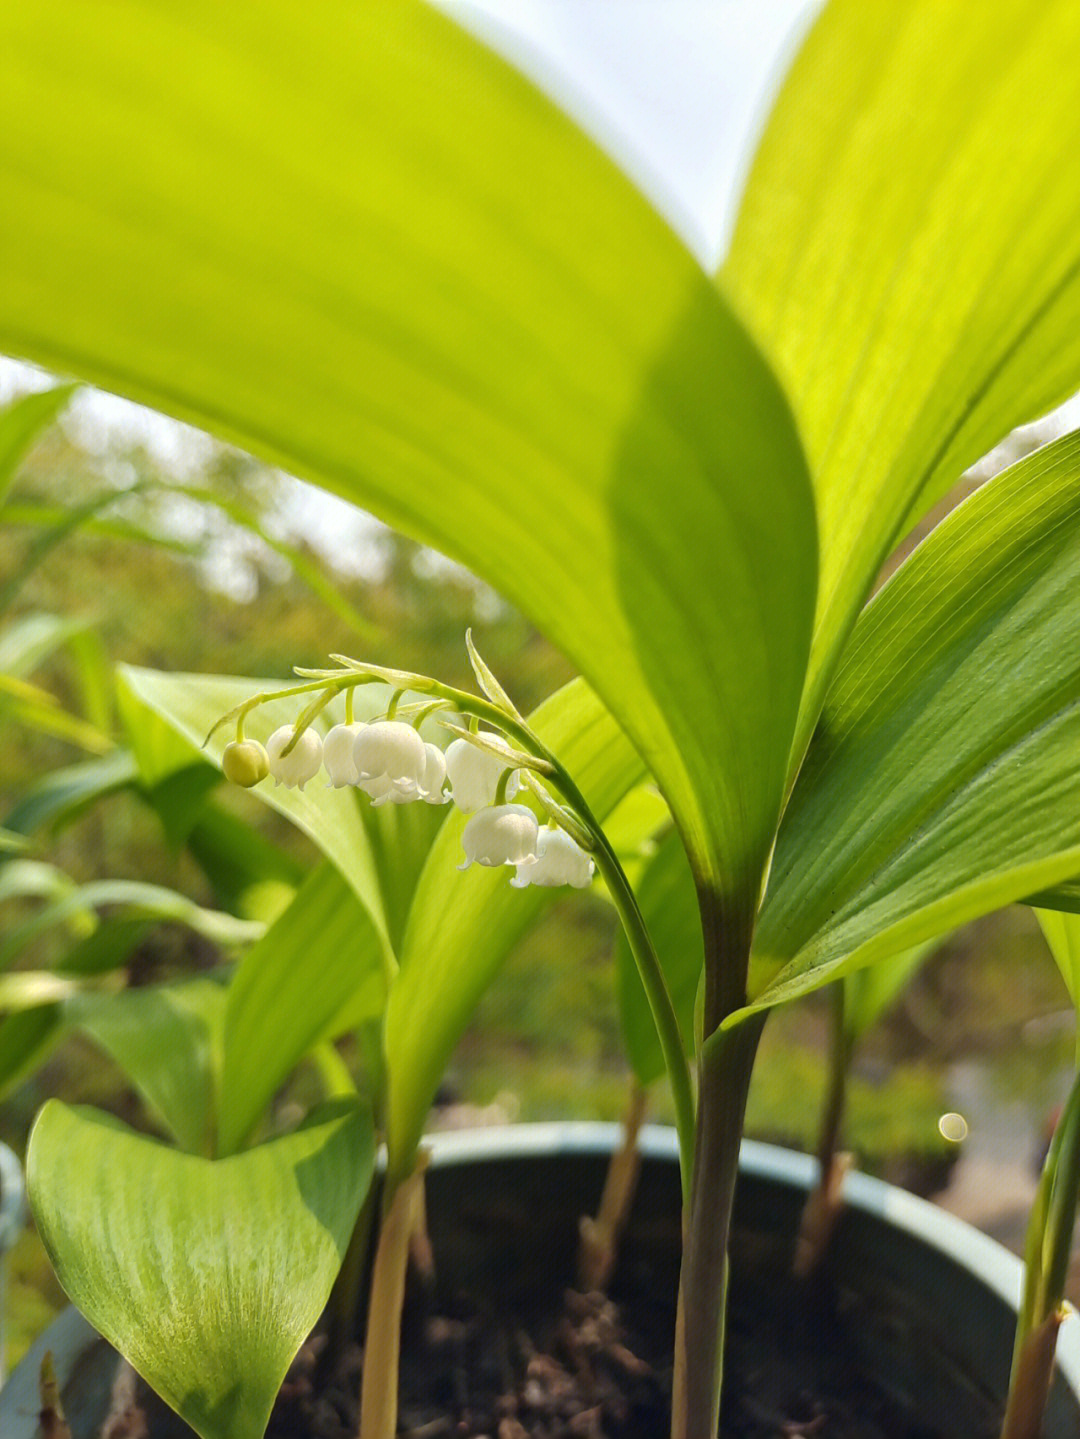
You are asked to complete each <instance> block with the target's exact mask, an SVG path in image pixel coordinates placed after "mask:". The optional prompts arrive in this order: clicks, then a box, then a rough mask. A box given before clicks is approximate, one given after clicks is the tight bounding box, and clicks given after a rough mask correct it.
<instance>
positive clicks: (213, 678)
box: [119, 665, 386, 938]
mask: <svg viewBox="0 0 1080 1439" xmlns="http://www.w3.org/2000/svg"><path fill="white" fill-rule="evenodd" d="M119 683H120V686H121V688H123V687H127V688H128V689H130V690H131V691H132V693H133V694H134V696H135V697H136V698H137V699H139V700H141V701H142V702H143V703H144V704H146V705H147V706H149V708H150V709H152V710H154V711H155V712H156V713H157V714H158V715H160V716H161V717H162V718H163V719H165V720H167V721H168V723H169V724H170V725H172V727H173V728H174V729H175V730H176V731H177V733H179V734H180V735H182V736H183V737H184V738H185V739H186V740H187V741H188V743H189V744H190V745H191V746H192V747H193V749H195V750H196V751H198V750H200V749H201V748H202V745H203V741H204V740H205V738H206V735H207V733H208V731H209V730H210V728H211V726H212V725H213V724H215V723H216V721H217V720H218V719H220V718H221V716H222V715H223V714H227V713H228V711H229V710H231V709H234V708H235V707H236V706H237V705H238V704H242V703H243V702H244V700H246V699H250V698H251V697H252V696H253V695H256V694H260V693H262V692H263V691H267V690H270V691H272V690H276V689H282V688H285V687H287V683H288V682H287V681H276V682H275V681H273V680H257V679H241V678H236V677H232V676H222V675H189V674H161V673H158V672H157V671H156V670H145V669H136V668H134V667H132V666H130V665H121V666H120V670H119ZM375 690H377V691H378V697H376V696H375V695H374V694H373V691H375ZM385 703H386V700H385V691H384V690H383V688H382V686H381V685H372V686H370V687H369V688H367V687H366V688H361V689H360V690H358V691H357V695H356V717H357V719H365V718H369V717H370V714H374V713H377V712H378V708H379V706H380V705H382V706H385ZM303 704H304V701H303V699H291V700H274V701H272V702H270V703H269V704H265V705H261V706H260V707H259V708H258V709H257V710H255V711H254V712H253V713H252V714H251V715H250V716H249V718H248V721H247V726H246V730H245V733H246V734H247V735H248V736H249V737H250V738H252V739H260V740H264V741H265V740H266V739H267V738H268V737H269V735H271V734H272V733H273V731H274V730H275V729H277V728H278V726H279V725H282V724H292V723H293V722H294V721H295V720H296V718H297V716H298V715H299V713H300V710H301V709H302V708H303ZM369 711H370V713H369ZM233 738H234V736H233V735H232V734H230V733H226V732H225V731H224V730H219V731H218V732H217V734H215V735H214V737H213V739H211V740H210V741H209V743H208V744H207V745H206V749H205V751H204V753H205V754H207V755H208V756H209V757H210V758H211V759H212V760H213V762H214V763H215V764H216V765H218V766H219V767H220V764H221V752H222V750H223V749H224V748H225V746H226V745H227V744H228V743H229V741H230V740H231V739H233ZM251 793H253V794H254V795H255V796H256V797H257V798H258V799H260V800H262V801H263V803H264V804H268V805H270V806H271V808H272V809H276V810H277V811H278V812H279V813H281V814H283V815H285V816H286V818H288V819H290V820H292V822H293V823H294V824H295V825H297V826H298V827H299V828H300V829H302V830H303V831H304V833H305V834H307V835H309V836H310V838H311V839H313V840H314V841H315V843H316V844H317V845H318V846H319V848H320V849H321V850H322V852H323V853H324V854H325V855H326V856H327V858H328V859H330V860H332V861H333V863H334V864H336V865H337V867H338V869H339V870H340V871H341V873H342V874H343V875H344V876H345V878H346V879H347V880H348V881H349V883H350V884H351V885H352V888H353V891H354V892H355V894H356V896H357V898H358V899H359V900H360V903H361V904H362V905H363V906H364V908H365V909H366V910H367V911H368V913H369V915H370V916H371V918H372V920H373V921H374V923H375V925H376V928H377V929H378V930H379V932H380V933H381V934H382V935H383V936H384V938H385V936H386V916H385V911H384V909H383V902H382V891H381V889H380V886H379V877H378V872H377V869H376V864H375V857H374V855H373V854H372V851H371V843H370V841H369V839H368V835H367V831H366V830H365V828H364V824H363V821H362V820H361V818H360V812H359V809H358V807H357V803H358V802H357V797H356V794H355V793H354V792H353V791H352V790H335V789H329V788H328V787H327V785H326V782H325V779H324V777H323V776H322V775H321V774H318V775H316V776H315V778H314V779H313V780H311V781H310V783H309V784H308V785H307V786H306V788H305V789H303V790H299V789H286V788H284V786H282V785H278V784H275V783H274V782H273V781H271V780H264V781H263V783H262V784H260V785H257V786H256V787H255V789H254V790H252V791H251Z"/></svg>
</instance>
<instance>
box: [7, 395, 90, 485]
mask: <svg viewBox="0 0 1080 1439" xmlns="http://www.w3.org/2000/svg"><path fill="white" fill-rule="evenodd" d="M74 393H75V386H74V385H57V386H55V387H54V388H53V389H51V390H38V391H36V392H34V393H33V394H29V395H22V396H21V397H20V398H19V399H17V400H13V401H12V402H11V404H9V405H7V406H5V408H4V409H3V410H0V506H2V505H3V503H4V501H5V500H6V498H7V495H8V491H9V490H10V488H11V483H12V481H13V480H14V478H15V474H16V472H17V470H18V467H19V463H20V461H21V460H22V458H23V456H24V455H25V454H26V452H27V450H28V449H29V448H30V446H31V445H32V444H33V442H34V441H35V440H36V439H37V437H38V435H39V434H40V433H41V432H42V430H44V429H46V428H47V427H48V426H49V425H51V424H52V422H53V420H55V419H56V417H57V415H59V413H60V411H61V410H62V409H63V408H64V406H65V405H66V404H67V402H68V401H69V400H70V399H71V397H72V395H73V394H74Z"/></svg>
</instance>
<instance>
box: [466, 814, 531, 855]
mask: <svg viewBox="0 0 1080 1439" xmlns="http://www.w3.org/2000/svg"><path fill="white" fill-rule="evenodd" d="M539 833H540V827H539V825H538V824H537V823H536V816H535V815H534V814H533V812H532V810H531V809H527V808H526V807H525V805H523V804H499V805H495V806H493V807H492V808H491V809H482V810H480V812H479V813H478V814H474V815H473V817H472V819H470V820H469V822H468V824H467V825H466V826H465V828H464V830H463V831H462V834H461V843H462V847H463V848H464V850H465V863H464V864H459V865H458V869H468V867H469V865H470V864H474V863H475V864H487V865H496V864H519V865H528V864H532V863H533V862H534V861H535V859H536V841H537V837H538V835H539Z"/></svg>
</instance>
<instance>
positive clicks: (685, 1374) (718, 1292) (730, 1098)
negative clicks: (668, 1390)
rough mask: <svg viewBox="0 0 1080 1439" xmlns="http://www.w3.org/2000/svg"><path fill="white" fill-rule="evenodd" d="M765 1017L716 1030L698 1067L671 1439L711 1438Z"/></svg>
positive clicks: (715, 1423) (714, 1430)
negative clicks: (751, 1092) (734, 1213)
mask: <svg viewBox="0 0 1080 1439" xmlns="http://www.w3.org/2000/svg"><path fill="white" fill-rule="evenodd" d="M764 1024H765V1015H764V1014H759V1015H753V1016H752V1017H751V1018H750V1019H748V1020H746V1021H745V1022H744V1023H742V1024H740V1025H737V1026H736V1027H735V1028H734V1029H731V1030H720V1029H717V1030H716V1031H715V1032H714V1033H713V1034H712V1035H711V1036H710V1038H709V1040H708V1042H707V1043H706V1044H704V1045H703V1046H702V1049H701V1055H700V1059H699V1064H698V1116H697V1121H698V1122H697V1129H696V1138H695V1147H694V1163H693V1182H692V1185H691V1190H690V1204H689V1208H688V1211H687V1216H686V1224H685V1230H686V1233H685V1240H684V1245H683V1261H682V1273H681V1275H680V1279H679V1313H678V1323H677V1327H676V1335H675V1372H674V1377H673V1392H672V1412H671V1433H672V1439H716V1433H717V1426H718V1424H719V1418H720V1381H721V1377H722V1373H723V1345H724V1315H725V1310H726V1307H727V1281H728V1261H727V1245H728V1233H729V1230H730V1228H731V1209H732V1203H733V1200H734V1196H735V1179H736V1175H737V1173H738V1167H739V1145H740V1143H741V1140H742V1127H743V1118H744V1116H745V1113H746V1095H747V1091H748V1089H749V1087H750V1074H751V1070H752V1069H753V1065H754V1055H755V1054H756V1053H757V1046H758V1040H759V1039H760V1038H761V1031H762V1029H763V1028H764Z"/></svg>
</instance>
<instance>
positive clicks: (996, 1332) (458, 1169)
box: [0, 1124, 1080, 1439]
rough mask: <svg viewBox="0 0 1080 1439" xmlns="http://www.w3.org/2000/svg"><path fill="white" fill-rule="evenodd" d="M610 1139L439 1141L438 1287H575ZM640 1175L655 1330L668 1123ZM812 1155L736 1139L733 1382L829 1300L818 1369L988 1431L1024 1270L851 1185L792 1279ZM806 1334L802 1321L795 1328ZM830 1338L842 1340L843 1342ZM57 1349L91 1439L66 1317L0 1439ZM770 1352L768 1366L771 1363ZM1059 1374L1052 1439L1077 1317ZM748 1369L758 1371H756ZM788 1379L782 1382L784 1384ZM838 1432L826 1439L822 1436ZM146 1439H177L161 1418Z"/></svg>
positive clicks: (991, 1249)
mask: <svg viewBox="0 0 1080 1439" xmlns="http://www.w3.org/2000/svg"><path fill="white" fill-rule="evenodd" d="M616 1139H617V1129H616V1128H615V1126H611V1125H601V1124H538V1125H522V1126H517V1127H512V1128H508V1129H492V1130H481V1131H474V1132H466V1133H453V1134H443V1135H438V1136H435V1137H434V1138H433V1139H431V1141H430V1144H431V1147H432V1150H433V1152H434V1153H433V1162H432V1166H431V1169H430V1170H429V1175H428V1212H429V1223H430V1229H431V1238H432V1244H433V1248H434V1252H435V1255H436V1262H437V1267H438V1275H439V1284H440V1287H441V1288H442V1289H445V1290H447V1291H448V1292H449V1291H452V1290H454V1289H456V1288H457V1287H458V1286H460V1285H462V1284H468V1285H469V1286H470V1287H471V1288H472V1289H473V1290H474V1291H476V1292H478V1293H479V1294H481V1295H483V1296H486V1297H493V1296H496V1295H497V1296H498V1298H499V1300H500V1301H501V1302H505V1303H509V1304H511V1305H516V1304H519V1303H522V1302H524V1300H525V1299H526V1298H527V1297H530V1298H532V1299H536V1298H537V1296H539V1298H540V1302H541V1303H544V1302H550V1304H551V1306H552V1307H557V1306H558V1304H559V1302H560V1299H561V1295H562V1293H563V1291H564V1289H565V1288H566V1287H567V1286H568V1284H570V1283H571V1282H572V1278H573V1272H574V1256H575V1250H576V1237H577V1220H578V1218H579V1215H580V1214H581V1213H582V1212H583V1210H587V1209H588V1208H589V1207H590V1206H592V1205H594V1204H595V1202H596V1198H597V1196H598V1194H599V1190H600V1186H601V1183H602V1180H603V1176H604V1171H605V1166H606V1162H607V1158H608V1155H609V1154H610V1152H611V1149H612V1146H613V1144H614V1142H615V1141H616ZM641 1149H642V1154H643V1165H642V1174H641V1180H640V1183H639V1186H638V1192H637V1198H636V1201H635V1206H634V1213H633V1218H632V1221H631V1225H630V1229H629V1231H628V1234H627V1236H626V1239H625V1242H624V1245H623V1249H622V1254H621V1267H622V1272H623V1275H624V1279H623V1280H619V1281H617V1282H616V1283H615V1284H614V1285H613V1293H614V1294H615V1295H616V1297H618V1292H619V1285H620V1284H622V1283H625V1282H626V1280H625V1276H627V1275H629V1276H631V1277H632V1279H633V1282H634V1283H635V1284H638V1285H640V1284H642V1283H645V1282H647V1284H648V1286H649V1287H650V1289H651V1290H652V1291H653V1293H654V1294H655V1310H656V1313H657V1316H658V1318H659V1319H660V1320H661V1322H664V1323H666V1322H667V1321H668V1320H669V1319H670V1317H671V1315H672V1314H673V1307H674V1295H675V1286H676V1281H677V1272H678V1236H679V1181H678V1169H677V1158H676V1145H675V1138H674V1135H673V1133H671V1132H670V1131H668V1130H663V1129H657V1128H650V1127H646V1128H645V1129H644V1130H643V1132H642V1137H641ZM814 1170H815V1166H814V1162H813V1160H811V1159H810V1158H809V1157H808V1156H806V1155H801V1154H792V1153H789V1152H788V1151H785V1150H779V1149H774V1148H772V1147H770V1146H766V1145H759V1144H752V1143H749V1142H748V1143H746V1144H744V1146H743V1155H742V1165H741V1172H740V1183H739V1190H738V1196H737V1200H736V1215H735V1226H736V1235H737V1239H736V1245H735V1250H734V1253H735V1256H736V1257H735V1260H734V1270H733V1280H732V1295H733V1299H732V1318H731V1322H730V1324H729V1341H730V1345H731V1349H732V1351H733V1358H732V1360H731V1362H730V1363H729V1366H728V1372H729V1376H730V1378H731V1379H734V1378H735V1376H736V1374H737V1372H738V1367H739V1364H740V1363H742V1362H744V1361H743V1359H742V1358H741V1356H740V1355H739V1354H738V1353H737V1352H735V1351H739V1350H742V1349H745V1346H746V1344H747V1342H748V1340H747V1331H748V1329H753V1328H755V1327H758V1328H759V1329H762V1330H764V1331H767V1332H766V1333H765V1335H764V1336H762V1335H761V1334H760V1333H759V1334H757V1335H755V1336H753V1337H752V1342H753V1343H755V1344H757V1343H758V1342H759V1341H762V1340H763V1342H764V1359H763V1361H762V1363H763V1365H764V1367H770V1366H775V1365H777V1364H779V1366H780V1368H781V1369H783V1368H785V1366H786V1365H787V1363H788V1360H789V1358H790V1351H791V1348H792V1346H793V1345H794V1344H796V1343H798V1342H800V1341H799V1340H798V1336H797V1335H795V1331H794V1329H793V1327H792V1324H793V1320H792V1316H793V1315H794V1314H795V1313H796V1312H798V1311H799V1310H801V1309H803V1308H804V1307H805V1306H806V1304H809V1306H810V1309H811V1311H812V1313H813V1315H814V1318H813V1323H812V1325H811V1326H810V1327H815V1326H817V1325H818V1324H819V1323H825V1320H824V1319H823V1318H822V1316H823V1315H824V1314H825V1310H824V1309H822V1308H820V1307H819V1308H816V1309H815V1307H814V1306H815V1305H820V1304H821V1303H823V1302H824V1301H823V1300H822V1298H821V1295H822V1293H824V1292H826V1291H827V1293H828V1295H829V1299H828V1305H827V1308H828V1315H829V1319H828V1323H829V1324H834V1323H835V1324H837V1325H838V1326H839V1328H838V1330H837V1335H836V1336H833V1335H830V1336H829V1338H828V1363H829V1364H831V1365H833V1366H840V1367H843V1366H855V1367H857V1368H858V1369H859V1370H860V1371H861V1372H864V1373H867V1374H869V1375H870V1376H872V1377H873V1378H874V1380H875V1382H876V1383H878V1384H879V1386H880V1387H881V1388H882V1389H883V1390H885V1391H887V1393H888V1394H889V1395H890V1396H892V1397H894V1398H896V1399H905V1400H906V1401H909V1402H910V1404H911V1406H912V1413H913V1415H914V1416H915V1417H914V1418H913V1420H912V1424H911V1427H910V1430H909V1431H908V1432H909V1433H910V1434H911V1435H912V1436H914V1435H917V1434H918V1435H922V1434H926V1435H949V1436H956V1435H964V1436H965V1439H976V1436H978V1435H980V1434H986V1435H987V1436H990V1435H993V1434H994V1433H995V1424H996V1422H997V1415H998V1414H999V1412H1000V1408H1001V1405H1002V1402H1003V1398H1004V1389H1005V1385H1006V1382H1007V1379H1008V1372H1009V1362H1010V1353H1011V1347H1012V1331H1013V1326H1014V1321H1015V1305H1016V1302H1017V1299H1018V1297H1019V1293H1020V1283H1021V1266H1020V1263H1019V1261H1018V1260H1016V1259H1015V1258H1014V1257H1013V1256H1012V1255H1011V1254H1008V1253H1007V1252H1006V1251H1005V1250H1003V1249H1002V1248H1001V1247H1000V1246H999V1245H997V1244H996V1243H994V1241H993V1240H990V1239H987V1238H986V1237H985V1236H984V1235H981V1234H979V1233H978V1232H977V1231H975V1230H973V1229H971V1228H970V1227H969V1226H967V1225H965V1224H963V1223H962V1222H960V1221H959V1220H957V1219H955V1218H953V1217H952V1216H951V1215H948V1214H945V1213H943V1212H942V1211H940V1210H937V1209H935V1208H934V1207H933V1206H931V1205H929V1204H927V1203H925V1202H924V1201H923V1200H920V1199H917V1198H915V1197H914V1196H912V1195H909V1194H906V1193H904V1192H903V1191H902V1190H898V1189H894V1188H892V1187H891V1186H889V1185H886V1184H883V1183H881V1182H880V1181H877V1180H873V1179H870V1178H867V1177H866V1176H863V1175H858V1174H855V1175H850V1176H849V1177H848V1180H847V1185H846V1190H845V1195H846V1199H847V1207H846V1210H845V1213H844V1214H843V1215H842V1217H841V1219H840V1222H839V1224H838V1226H837V1229H836V1231H835V1234H834V1238H833V1243H832V1246H831V1248H830V1251H829V1255H828V1258H827V1260H826V1263H825V1266H824V1270H825V1272H824V1273H823V1275H822V1276H821V1277H820V1278H819V1279H818V1280H817V1281H815V1282H814V1283H813V1284H812V1285H811V1290H813V1289H814V1288H815V1285H816V1288H817V1291H819V1292H818V1293H817V1294H816V1297H815V1296H814V1294H812V1293H810V1292H809V1291H807V1290H804V1291H803V1292H802V1295H801V1297H800V1298H799V1299H798V1301H797V1302H793V1296H795V1294H796V1291H795V1290H793V1289H792V1288H791V1286H790V1283H789V1281H788V1279H787V1272H788V1266H789V1263H790V1254H791V1249H792V1244H793V1237H794V1233H795V1230H796V1227H797V1224H798V1218H799V1214H800V1212H801V1207H802V1203H803V1200H804V1198H805V1195H806V1193H807V1190H808V1188H809V1186H810V1185H811V1183H812V1182H813V1179H814ZM805 1327H806V1326H804V1328H805ZM840 1345H842V1346H843V1348H842V1350H841V1349H840V1347H839V1346H840ZM46 1349H51V1350H52V1352H53V1356H54V1360H55V1363H56V1368H57V1372H58V1375H59V1377H60V1380H61V1383H62V1385H63V1387H64V1398H65V1407H66V1409H67V1414H68V1420H69V1423H70V1424H71V1427H72V1433H73V1439H96V1436H97V1433H98V1429H99V1427H100V1424H101V1421H102V1417H103V1415H104V1413H105V1412H106V1408H107V1402H108V1393H109V1388H110V1384H111V1379H112V1374H113V1371H114V1368H115V1362H116V1361H115V1355H114V1354H113V1351H112V1350H111V1349H110V1348H109V1346H108V1345H107V1344H106V1343H105V1342H104V1340H102V1339H100V1338H99V1337H98V1336H97V1335H96V1334H95V1333H94V1331H93V1330H92V1329H91V1328H90V1327H89V1325H87V1324H86V1322H85V1321H84V1320H83V1319H82V1318H81V1317H80V1316H79V1315H78V1313H77V1312H76V1311H75V1310H68V1311H67V1312H66V1313H64V1314H63V1315H62V1316H61V1317H60V1318H59V1319H58V1320H57V1321H56V1323H54V1324H53V1325H52V1326H51V1328H50V1329H49V1330H48V1331H47V1333H46V1334H45V1335H43V1336H42V1337H41V1339H39V1340H38V1342H37V1344H35V1346H34V1348H33V1349H32V1350H31V1351H30V1353H29V1354H28V1355H27V1356H26V1358H25V1359H24V1360H23V1362H22V1364H21V1365H20V1366H19V1368H18V1369H17V1370H16V1372H15V1374H14V1375H13V1376H12V1379H11V1381H10V1383H9V1384H8V1385H7V1386H6V1388H5V1389H4V1391H3V1392H2V1393H0V1434H2V1435H3V1436H4V1439H34V1433H35V1427H36V1410H37V1407H38V1406H37V1373H38V1368H39V1365H40V1361H41V1356H42V1354H43V1353H44V1351H45V1350H46ZM777 1355H779V1356H780V1357H779V1359H778V1358H777ZM1058 1355H1059V1364H1058V1373H1057V1376H1056V1378H1055V1382H1054V1389H1053V1393H1052V1395H1051V1401H1050V1407H1049V1411H1048V1415H1047V1422H1046V1429H1045V1439H1066V1436H1075V1435H1076V1434H1077V1433H1078V1432H1080V1319H1077V1318H1076V1317H1070V1318H1069V1319H1067V1320H1066V1321H1065V1323H1064V1324H1063V1326H1062V1329H1061V1338H1060V1344H1059V1350H1058ZM762 1363H759V1365H758V1367H759V1368H760V1367H762ZM780 1380H781V1383H783V1382H784V1376H783V1375H781V1376H780ZM830 1432H831V1431H830ZM152 1434H153V1439H173V1436H184V1439H187V1436H188V1435H189V1434H190V1430H188V1429H187V1427H186V1426H185V1425H183V1424H182V1423H181V1422H180V1421H179V1420H177V1419H172V1420H171V1421H170V1422H169V1423H168V1424H167V1425H166V1426H165V1427H162V1428H157V1429H154V1430H152Z"/></svg>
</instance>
